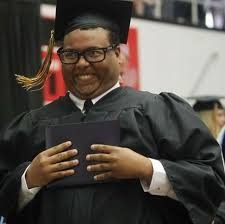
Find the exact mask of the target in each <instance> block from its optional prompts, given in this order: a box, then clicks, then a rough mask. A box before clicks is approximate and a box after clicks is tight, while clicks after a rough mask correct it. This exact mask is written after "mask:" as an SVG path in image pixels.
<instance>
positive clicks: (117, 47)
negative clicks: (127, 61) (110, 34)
mask: <svg viewBox="0 0 225 224" xmlns="http://www.w3.org/2000/svg"><path fill="white" fill-rule="evenodd" d="M115 54H116V57H118V58H120V45H118V46H116V48H115Z"/></svg>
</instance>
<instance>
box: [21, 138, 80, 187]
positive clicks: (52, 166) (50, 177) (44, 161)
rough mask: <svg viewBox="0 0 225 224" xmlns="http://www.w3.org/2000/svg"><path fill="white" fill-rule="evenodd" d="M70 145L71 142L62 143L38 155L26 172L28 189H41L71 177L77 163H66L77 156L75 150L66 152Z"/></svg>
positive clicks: (75, 161)
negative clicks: (55, 181) (58, 180)
mask: <svg viewBox="0 0 225 224" xmlns="http://www.w3.org/2000/svg"><path fill="white" fill-rule="evenodd" d="M71 145H72V143H71V142H64V143H62V144H60V145H57V146H54V147H52V148H50V149H47V150H45V151H43V152H41V153H39V154H38V155H37V156H36V157H35V158H34V159H33V161H32V163H31V164H30V167H29V168H28V170H27V172H26V176H25V178H26V182H27V186H28V188H33V187H42V186H45V185H47V184H48V183H50V182H52V181H54V180H56V179H60V178H63V177H66V176H70V175H73V174H74V169H73V167H74V166H77V165H78V163H79V161H78V160H70V161H66V160H68V159H70V158H72V157H74V156H75V155H76V154H77V150H76V149H71V150H67V149H68V148H69V147H70V146H71ZM65 150H67V151H65Z"/></svg>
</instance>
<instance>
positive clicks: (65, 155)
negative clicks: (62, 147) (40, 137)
mask: <svg viewBox="0 0 225 224" xmlns="http://www.w3.org/2000/svg"><path fill="white" fill-rule="evenodd" d="M77 153H78V152H77V150H76V149H71V150H68V151H66V152H60V153H58V154H56V155H53V156H51V157H50V158H49V162H50V163H51V164H54V163H59V162H62V161H65V160H68V159H70V158H72V157H74V156H75V155H77Z"/></svg>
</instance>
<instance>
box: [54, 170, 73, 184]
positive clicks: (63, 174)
mask: <svg viewBox="0 0 225 224" xmlns="http://www.w3.org/2000/svg"><path fill="white" fill-rule="evenodd" d="M74 173H75V170H74V169H70V170H64V171H59V172H55V173H52V174H51V181H53V180H57V179H61V178H63V177H68V176H71V175H73V174H74Z"/></svg>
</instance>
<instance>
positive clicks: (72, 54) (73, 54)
mask: <svg viewBox="0 0 225 224" xmlns="http://www.w3.org/2000/svg"><path fill="white" fill-rule="evenodd" d="M63 56H64V57H65V58H77V52H74V51H65V52H63Z"/></svg>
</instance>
